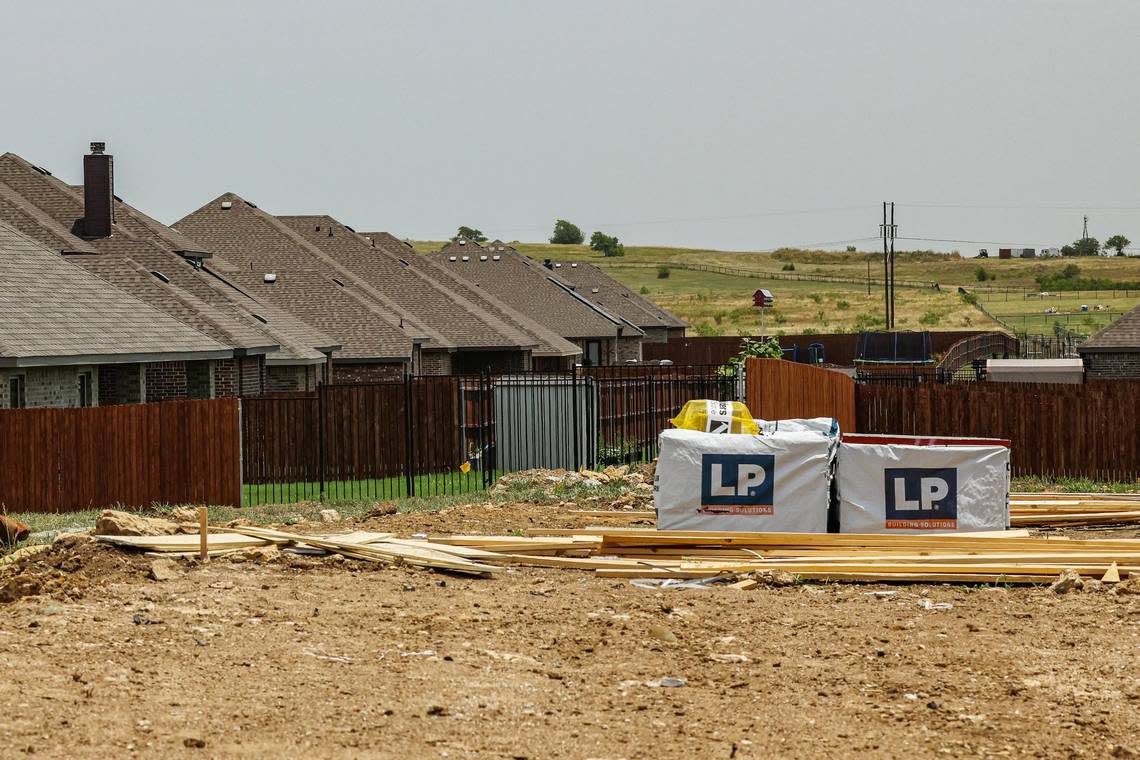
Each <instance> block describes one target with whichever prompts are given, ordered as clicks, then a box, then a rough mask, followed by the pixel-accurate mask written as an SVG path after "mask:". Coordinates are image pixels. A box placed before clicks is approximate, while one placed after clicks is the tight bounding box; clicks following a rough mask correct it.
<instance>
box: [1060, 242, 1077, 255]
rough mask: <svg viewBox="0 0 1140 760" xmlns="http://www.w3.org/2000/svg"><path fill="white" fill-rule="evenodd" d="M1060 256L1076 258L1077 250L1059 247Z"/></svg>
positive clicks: (1065, 246)
mask: <svg viewBox="0 0 1140 760" xmlns="http://www.w3.org/2000/svg"><path fill="white" fill-rule="evenodd" d="M1061 255H1062V256H1076V255H1077V249H1076V248H1074V247H1073V246H1071V245H1063V246H1061Z"/></svg>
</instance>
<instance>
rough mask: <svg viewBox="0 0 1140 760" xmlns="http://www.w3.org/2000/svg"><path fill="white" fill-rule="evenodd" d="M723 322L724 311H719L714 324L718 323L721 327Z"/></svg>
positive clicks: (714, 316) (714, 315) (715, 315)
mask: <svg viewBox="0 0 1140 760" xmlns="http://www.w3.org/2000/svg"><path fill="white" fill-rule="evenodd" d="M722 321H724V312H723V311H718V312H717V313H716V314H713V322H716V323H717V324H718V325H719V324H720V323H721V322H722Z"/></svg>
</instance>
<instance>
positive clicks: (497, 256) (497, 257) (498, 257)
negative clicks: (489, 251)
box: [491, 254, 503, 261]
mask: <svg viewBox="0 0 1140 760" xmlns="http://www.w3.org/2000/svg"><path fill="white" fill-rule="evenodd" d="M501 258H503V257H502V256H500V255H498V254H495V255H494V256H492V257H491V261H498V260H499V259H501Z"/></svg>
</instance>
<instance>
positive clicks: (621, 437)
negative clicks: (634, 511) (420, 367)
mask: <svg viewBox="0 0 1140 760" xmlns="http://www.w3.org/2000/svg"><path fill="white" fill-rule="evenodd" d="M741 393H742V382H741V373H740V371H739V370H738V369H737V368H734V367H726V366H722V365H691V366H622V367H593V368H585V369H583V368H575V369H573V370H572V371H569V372H553V373H552V372H518V373H509V374H499V375H491V374H481V375H442V376H410V375H409V376H405V377H404V378H402V379H394V380H390V381H382V382H377V383H367V384H352V385H322V386H320V387H319V388H318V390H317V391H316V392H313V393H296V394H281V395H278V396H271V397H264V396H262V397H250V398H245V399H243V400H242V423H241V424H242V462H243V474H244V480H243V482H244V484H245V485H244V489H243V490H244V503H247V504H257V503H288V502H294V501H305V500H317V499H369V500H372V499H391V498H398V497H406V496H438V495H448V494H461V493H470V492H473V491H478V490H481V489H484V488H486V487H487V486H489V485H491V484H492V483H493V482H494V480H495V479H496V478H497V477H498V475H499V474H501V473H503V472H510V471H516V470H525V469H531V468H536V467H541V468H549V469H557V468H565V469H577V468H580V467H589V468H593V467H599V466H605V465H610V464H618V463H632V462H641V461H651V460H652V459H653V458H654V457H656V455H657V436H658V434H659V433H660V432H661V431H662V430H664V429H666V428H667V427H669V420H670V419H671V418H672V417H674V416H676V414H677V412H678V411H680V409H681V407H682V406H683V405H684V403H685V402H686V401H689V400H691V399H701V398H712V399H718V400H733V399H736V398H738V397H739V395H740V394H741Z"/></svg>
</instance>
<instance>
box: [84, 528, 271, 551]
mask: <svg viewBox="0 0 1140 760" xmlns="http://www.w3.org/2000/svg"><path fill="white" fill-rule="evenodd" d="M94 538H95V540H96V541H102V542H104V543H108V544H115V545H117V546H129V547H131V548H134V549H144V550H146V551H151V552H191V551H192V552H195V553H196V552H197V551H198V549H199V546H200V542H201V539H200V537H199V536H198V534H197V533H193V534H191V533H179V534H176V535H173V536H95V537H94ZM206 542H207V543H206V546H207V551H214V550H217V549H247V548H250V547H254V546H267V545H268V544H270V543H273V542H272V541H270V540H268V539H265V538H255V537H251V536H247V535H241V534H238V533H210V534H209V535H208V536H207V539H206Z"/></svg>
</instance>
